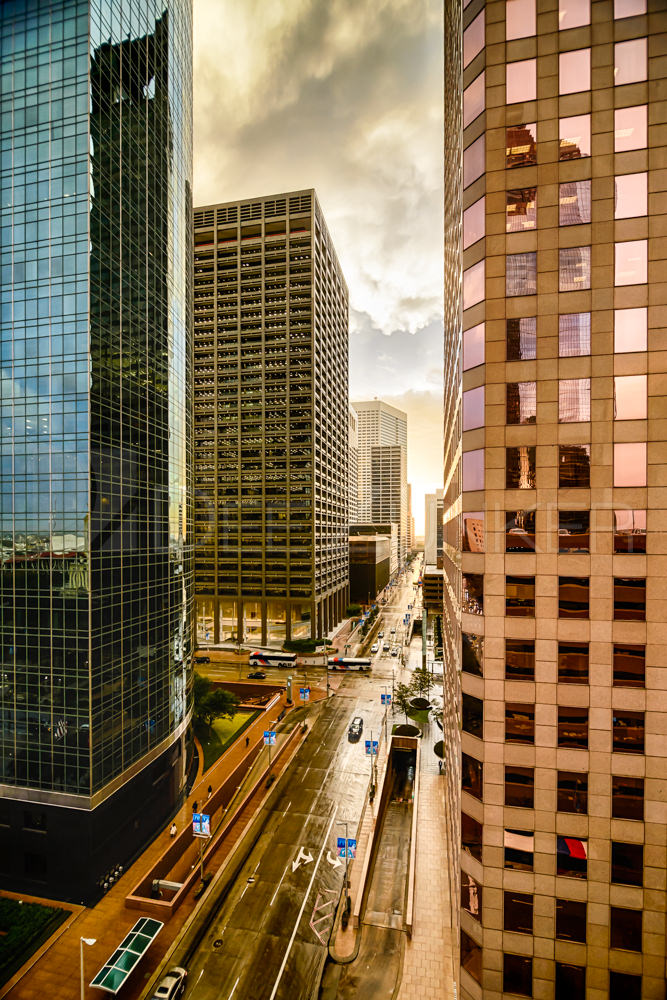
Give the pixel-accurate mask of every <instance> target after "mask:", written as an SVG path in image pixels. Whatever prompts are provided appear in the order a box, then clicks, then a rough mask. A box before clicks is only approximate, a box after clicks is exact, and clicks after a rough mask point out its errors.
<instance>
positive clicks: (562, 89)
mask: <svg viewBox="0 0 667 1000" xmlns="http://www.w3.org/2000/svg"><path fill="white" fill-rule="evenodd" d="M590 87H591V50H590V49H574V50H573V51H572V52H561V53H560V55H559V56H558V92H559V93H560V94H576V93H578V92H579V91H581V90H590Z"/></svg>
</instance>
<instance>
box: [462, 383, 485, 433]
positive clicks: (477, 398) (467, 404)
mask: <svg viewBox="0 0 667 1000" xmlns="http://www.w3.org/2000/svg"><path fill="white" fill-rule="evenodd" d="M483 426H484V386H483V385H480V386H478V388H476V389H468V391H467V392H464V393H463V430H464V431H470V430H472V429H473V428H474V427H483Z"/></svg>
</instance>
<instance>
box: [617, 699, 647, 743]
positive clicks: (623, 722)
mask: <svg viewBox="0 0 667 1000" xmlns="http://www.w3.org/2000/svg"><path fill="white" fill-rule="evenodd" d="M612 750H614V751H615V752H616V753H644V713H643V712H629V711H628V710H627V709H614V713H613V724H612Z"/></svg>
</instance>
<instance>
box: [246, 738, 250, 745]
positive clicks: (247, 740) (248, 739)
mask: <svg viewBox="0 0 667 1000" xmlns="http://www.w3.org/2000/svg"><path fill="white" fill-rule="evenodd" d="M245 745H246V747H249V746H250V737H249V736H246V738H245Z"/></svg>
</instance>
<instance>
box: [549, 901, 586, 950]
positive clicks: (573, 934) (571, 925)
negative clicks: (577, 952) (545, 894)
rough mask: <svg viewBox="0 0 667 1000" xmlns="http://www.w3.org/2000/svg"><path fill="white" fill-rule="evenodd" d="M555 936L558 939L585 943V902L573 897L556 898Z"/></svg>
mask: <svg viewBox="0 0 667 1000" xmlns="http://www.w3.org/2000/svg"><path fill="white" fill-rule="evenodd" d="M556 937H557V938H558V940H560V941H577V942H578V943H579V944H586V903H580V902H579V901H578V900H574V899H557V900H556Z"/></svg>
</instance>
